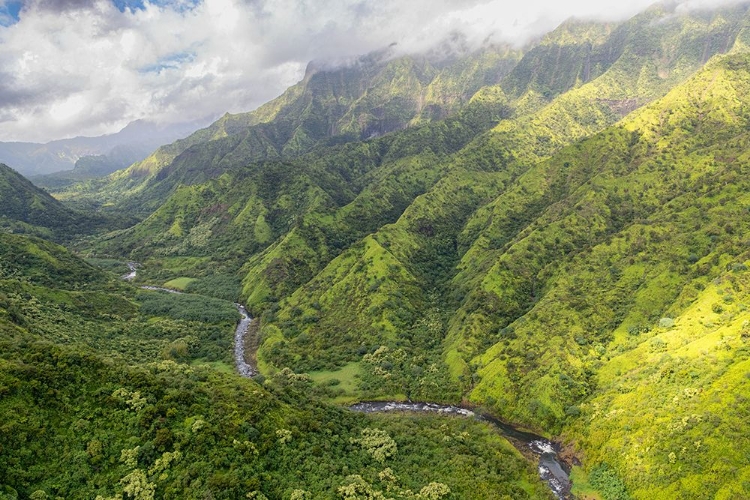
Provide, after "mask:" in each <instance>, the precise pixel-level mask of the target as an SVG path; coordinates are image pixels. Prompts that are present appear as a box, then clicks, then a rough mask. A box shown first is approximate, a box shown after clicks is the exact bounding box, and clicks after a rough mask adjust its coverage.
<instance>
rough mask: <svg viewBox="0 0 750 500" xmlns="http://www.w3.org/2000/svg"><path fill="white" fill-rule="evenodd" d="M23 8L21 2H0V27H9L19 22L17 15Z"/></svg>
mask: <svg viewBox="0 0 750 500" xmlns="http://www.w3.org/2000/svg"><path fill="white" fill-rule="evenodd" d="M21 7H23V2H21V1H18V0H16V1H13V0H11V1H10V2H0V26H11V25H13V24H16V23H17V22H18V20H19V13H20V12H21Z"/></svg>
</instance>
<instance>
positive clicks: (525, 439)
mask: <svg viewBox="0 0 750 500" xmlns="http://www.w3.org/2000/svg"><path fill="white" fill-rule="evenodd" d="M137 267H138V264H137V263H136V262H128V268H129V269H130V273H128V274H126V275H125V276H123V277H122V278H123V279H125V280H128V281H131V280H133V279H134V278H135V277H136V272H137V271H136V269H137ZM141 288H143V289H146V290H159V291H164V292H170V293H182V292H179V291H177V290H172V289H170V288H162V287H157V286H148V285H145V286H141ZM234 306H235V307H236V308H237V310H238V311H239V313H240V315H241V319H240V322H239V324H238V325H237V328H236V329H235V331H234V361H235V364H236V366H237V371H238V372H239V374H240V375H241V376H243V377H247V378H250V377H254V376H255V375H257V373H258V370H257V369H256V368H255V367H254V366H252V365H251V364H250V363H248V362H247V360H246V359H245V343H246V340H247V338H246V337H247V333H248V330H249V327H250V322H251V321H252V318H251V317H250V314H248V312H247V309H245V307H244V306H243V305H242V304H234ZM349 409H350V410H352V411H358V412H362V413H382V412H390V411H403V412H436V413H440V414H443V415H457V416H462V417H468V418H475V419H477V420H481V421H483V422H489V423H491V424H492V425H494V426H495V428H496V429H498V431H500V433H502V434H503V435H504V436H505V437H506V438H508V440H509V441H510V442H511V443H513V444H514V445H515V446H516V447H517V448H519V449H526V450H529V451H531V452H532V453H533V454H534V455H536V456H538V457H539V459H538V460H539V463H538V468H539V477H541V478H542V480H543V481H544V482H545V483H547V485H548V486H549V488H550V489H551V490H552V492H553V493H554V494H555V496H556V497H557V498H558V499H560V500H568V499H570V498H571V497H570V487H571V483H570V477H569V473H570V468H569V467H568V465H567V464H565V462H563V461H562V460H561V459H560V458H559V456H558V451H559V447H558V445H557V444H556V443H553V442H552V441H549V440H548V439H545V438H543V437H541V436H537V435H536V434H532V433H530V432H525V431H521V430H519V429H516V428H515V427H513V426H511V425H508V424H506V423H504V422H501V421H500V420H497V419H495V418H493V417H490V416H487V415H482V414H480V413H476V412H474V411H472V410H470V409H467V408H462V407H460V406H452V405H441V404H436V403H412V402H400V401H370V402H362V403H357V404H355V405H352V406H350V407H349Z"/></svg>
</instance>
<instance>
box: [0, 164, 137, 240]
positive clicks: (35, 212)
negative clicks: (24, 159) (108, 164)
mask: <svg viewBox="0 0 750 500" xmlns="http://www.w3.org/2000/svg"><path fill="white" fill-rule="evenodd" d="M132 223H133V219H131V218H128V217H122V216H100V215H93V214H91V213H84V212H79V211H75V210H71V209H69V208H67V207H65V206H63V205H62V204H61V203H60V202H59V201H57V200H56V199H54V198H53V197H52V196H50V195H49V193H47V192H46V191H44V190H42V189H39V188H38V187H36V186H35V185H34V184H32V183H31V182H30V181H29V180H28V179H26V178H25V177H23V176H22V175H21V174H19V173H18V172H16V171H15V170H13V169H12V168H10V167H8V166H7V165H3V164H2V163H0V230H1V231H4V232H15V233H26V234H32V235H36V236H41V237H45V238H49V239H54V240H57V241H63V240H64V241H72V240H73V239H75V238H80V237H81V236H83V235H89V234H93V233H95V232H97V231H102V230H103V229H104V228H113V227H118V226H122V225H129V224H132Z"/></svg>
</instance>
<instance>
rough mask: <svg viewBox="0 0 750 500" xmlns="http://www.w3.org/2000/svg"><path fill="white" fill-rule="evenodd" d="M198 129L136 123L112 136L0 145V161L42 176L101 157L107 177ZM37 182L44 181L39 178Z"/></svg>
mask: <svg viewBox="0 0 750 500" xmlns="http://www.w3.org/2000/svg"><path fill="white" fill-rule="evenodd" d="M199 126H200V124H198V123H188V124H175V125H168V126H160V125H157V124H155V123H151V122H148V121H145V120H136V121H134V122H131V123H129V124H128V125H127V126H126V127H125V128H123V129H122V130H120V131H119V132H117V133H115V134H107V135H101V136H98V137H74V138H71V139H60V140H56V141H51V142H47V143H44V144H39V143H32V142H0V162H3V163H6V164H8V165H10V166H12V167H13V168H15V169H16V170H18V171H19V172H21V173H22V174H23V175H25V176H44V175H46V174H50V173H53V172H60V171H66V170H71V169H72V168H73V167H74V166H75V164H76V162H77V161H78V160H79V159H81V158H85V157H88V156H105V157H107V162H108V166H107V167H106V169H105V170H108V171H107V172H106V173H107V174H108V173H111V172H114V171H115V170H119V169H121V168H125V167H127V166H128V165H130V164H131V163H134V162H136V161H138V160H141V159H143V158H145V157H146V156H148V155H149V154H150V153H151V152H153V151H154V149H156V148H157V147H159V146H160V145H161V144H164V143H165V142H169V141H174V140H175V139H179V138H181V137H185V136H186V135H188V134H190V133H191V132H193V131H194V130H195V129H196V128H198V127H199ZM105 175H106V174H105ZM57 177H58V178H59V177H60V176H57ZM74 178H75V177H74ZM76 180H79V179H76ZM41 181H42V182H44V178H43V177H42V178H41Z"/></svg>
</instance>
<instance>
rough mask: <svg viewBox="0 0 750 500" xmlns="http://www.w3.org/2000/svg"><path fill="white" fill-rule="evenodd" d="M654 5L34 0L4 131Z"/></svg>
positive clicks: (11, 134) (44, 127) (46, 127)
mask: <svg viewBox="0 0 750 500" xmlns="http://www.w3.org/2000/svg"><path fill="white" fill-rule="evenodd" d="M135 1H139V0H129V4H130V5H133V4H134V2H135ZM650 1H651V0H634V1H630V2H622V1H621V0H618V1H612V0H606V1H605V0H600V1H591V0H573V1H568V2H552V1H548V0H544V1H543V0H524V1H523V2H509V1H507V0H458V1H455V0H454V1H451V0H411V1H409V2H403V1H401V0H328V1H326V2H320V1H319V0H318V1H314V0H199V1H197V2H195V3H193V2H191V1H190V0H174V1H172V2H171V3H166V4H165V3H164V2H163V1H159V2H157V3H153V4H152V3H149V2H148V1H146V2H145V3H143V4H142V8H124V10H123V11H122V12H121V11H120V10H119V9H118V8H117V7H116V6H115V4H114V3H112V2H111V1H110V0H73V1H71V0H32V1H30V2H28V3H25V4H24V5H23V8H22V9H21V11H20V14H18V21H17V22H15V24H11V25H9V26H1V25H0V140H1V141H8V140H34V141H46V140H50V139H53V138H60V137H63V136H72V135H81V134H86V135H96V134H101V133H106V132H111V131H114V130H115V129H117V128H119V127H122V126H124V125H125V124H126V123H127V122H129V121H131V120H135V119H138V118H151V119H156V120H160V121H164V122H176V121H189V120H194V119H197V118H201V117H205V116H209V115H211V116H216V115H219V114H222V113H223V112H225V111H230V112H240V111H247V110H250V109H253V108H255V107H257V106H258V105H260V104H262V103H263V102H266V101H267V100H269V99H271V98H273V97H275V96H276V95H278V94H280V93H281V92H283V90H284V89H285V88H286V87H288V86H289V85H292V84H294V83H295V82H296V81H298V80H299V79H300V78H301V77H302V75H303V73H304V69H305V66H306V65H307V62H308V61H310V60H312V59H339V60H342V59H346V58H348V57H352V56H355V55H359V54H362V53H365V52H369V51H372V50H377V49H380V48H383V47H385V46H387V45H389V44H390V43H391V42H398V45H397V47H398V50H400V51H402V52H411V51H418V50H424V49H428V48H429V47H430V46H432V45H434V44H435V43H436V42H437V41H439V40H440V39H441V38H443V37H445V36H446V34H448V33H450V32H456V31H460V32H463V33H465V34H466V41H467V43H469V44H472V45H476V44H479V43H482V42H483V41H485V40H487V39H489V40H492V41H507V40H513V41H524V40H527V39H528V38H529V37H530V36H532V35H535V34H538V33H539V31H540V30H547V29H552V28H553V27H554V26H555V25H557V24H559V23H560V22H562V21H563V20H565V19H566V18H568V17H571V16H577V17H597V18H608V19H615V18H624V17H627V16H630V15H632V14H634V13H635V12H637V11H638V10H641V9H643V8H645V7H646V6H647V5H648V4H649V3H650ZM705 2H706V0H690V3H691V4H697V3H699V4H701V5H703V4H705ZM6 4H7V2H5V1H4V0H0V7H3V6H4V5H6ZM120 5H122V4H121V3H120ZM6 12H9V11H8V9H5V10H3V9H2V8H0V18H2V19H0V21H3V24H8V19H7V18H8V15H7V14H5V13H6Z"/></svg>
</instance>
